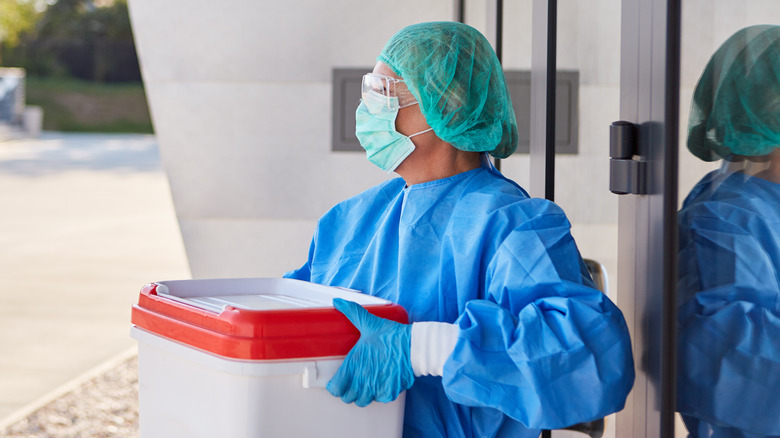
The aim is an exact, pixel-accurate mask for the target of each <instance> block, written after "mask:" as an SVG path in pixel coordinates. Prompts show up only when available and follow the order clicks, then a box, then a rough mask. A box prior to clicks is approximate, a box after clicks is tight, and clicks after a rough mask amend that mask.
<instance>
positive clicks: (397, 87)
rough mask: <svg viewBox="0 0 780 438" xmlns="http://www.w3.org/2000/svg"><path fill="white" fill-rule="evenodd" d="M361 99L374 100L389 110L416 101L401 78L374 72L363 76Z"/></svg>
mask: <svg viewBox="0 0 780 438" xmlns="http://www.w3.org/2000/svg"><path fill="white" fill-rule="evenodd" d="M361 95H362V97H363V100H369V99H370V100H372V101H376V100H377V99H379V100H380V101H381V102H382V106H385V107H386V108H387V109H389V110H396V109H400V108H404V107H407V106H410V105H414V104H416V103H417V100H416V99H415V98H414V96H412V93H411V92H410V91H409V89H408V88H407V87H406V83H405V82H404V81H403V80H402V79H396V78H391V77H389V76H382V75H378V74H374V73H368V74H367V75H365V76H363V90H362V93H361Z"/></svg>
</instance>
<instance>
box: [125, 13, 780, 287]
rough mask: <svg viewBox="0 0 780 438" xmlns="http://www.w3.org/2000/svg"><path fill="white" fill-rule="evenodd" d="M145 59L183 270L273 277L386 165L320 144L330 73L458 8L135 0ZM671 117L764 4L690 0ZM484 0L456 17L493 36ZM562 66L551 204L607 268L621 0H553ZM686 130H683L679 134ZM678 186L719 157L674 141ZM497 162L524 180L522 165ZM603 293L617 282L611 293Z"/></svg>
mask: <svg viewBox="0 0 780 438" xmlns="http://www.w3.org/2000/svg"><path fill="white" fill-rule="evenodd" d="M129 4H130V13H131V19H132V22H133V29H134V32H135V37H136V42H137V45H138V49H139V54H140V61H141V68H142V72H143V76H144V81H145V84H146V87H147V88H146V89H147V94H148V97H149V102H150V106H151V112H152V117H153V120H154V123H155V130H156V133H157V136H158V139H159V142H160V145H161V150H162V158H163V163H164V166H165V168H166V171H167V173H168V176H169V180H170V184H171V190H172V194H173V199H174V203H175V207H176V212H177V215H178V219H179V224H180V227H181V231H182V235H183V238H184V242H185V246H186V250H187V255H188V258H189V263H190V268H191V271H192V275H193V276H194V277H214V276H278V275H281V274H282V273H283V272H285V271H287V270H289V269H293V268H295V267H298V266H299V265H300V264H301V263H303V261H304V260H305V257H306V252H307V250H308V244H309V239H310V237H311V234H312V231H313V229H314V225H315V221H316V218H317V217H319V216H320V215H321V214H322V213H323V212H325V211H326V210H327V209H328V208H329V207H330V206H332V205H333V204H335V203H336V202H338V201H340V200H342V199H344V198H346V197H348V196H351V195H353V194H356V193H358V192H360V191H361V190H363V189H365V188H367V187H370V186H372V185H374V184H376V183H378V182H380V181H382V180H384V179H386V178H387V176H386V175H385V174H384V173H382V172H381V171H379V170H378V169H376V168H375V167H374V166H373V165H371V164H369V163H368V162H367V161H366V160H365V157H364V155H363V154H362V153H354V152H331V150H330V146H331V145H330V139H331V132H330V130H331V94H332V90H331V70H332V68H333V67H363V66H370V65H373V63H374V60H375V57H376V55H377V54H378V52H379V51H380V50H381V48H382V46H383V45H384V43H385V41H386V40H387V39H388V38H389V37H390V36H391V35H392V34H393V33H395V32H396V31H397V30H398V29H400V28H401V27H403V26H405V25H407V24H411V23H414V22H421V21H431V20H451V19H454V18H455V11H454V2H453V1H450V0H399V1H397V2H394V3H393V4H392V6H388V4H387V3H385V2H367V1H365V0H364V1H358V0H334V1H329V2H322V1H318V0H298V1H289V2H278V1H250V0H240V1H236V2H231V3H230V5H224V6H221V5H220V4H219V3H215V2H210V1H209V2H207V1H203V0H199V1H188V0H170V1H166V2H157V1H154V0H130V2H129ZM683 5H684V23H683V35H684V38H683V47H682V49H683V66H682V75H683V78H682V79H683V93H682V96H681V102H682V108H681V113H682V121H681V129H683V130H684V128H685V126H686V125H687V115H688V106H689V102H690V96H691V90H692V88H693V86H694V85H695V82H696V80H697V79H698V75H699V74H700V72H701V70H702V69H703V67H704V64H705V63H706V61H707V59H709V56H710V55H711V54H712V52H713V51H714V50H715V49H716V48H717V47H718V45H719V44H720V43H721V42H722V41H723V40H724V39H725V38H727V37H728V36H729V35H730V34H731V33H733V32H734V31H736V30H737V29H738V28H740V27H743V26H746V25H749V24H756V23H760V22H771V21H773V20H771V18H774V21H775V22H778V16H780V2H777V1H775V0H746V1H741V2H732V1H728V0H721V1H719V2H716V3H713V2H711V1H708V0H687V1H685V2H683ZM531 6H532V0H513V1H511V2H504V7H505V10H504V17H505V23H504V35H503V36H504V40H503V42H504V53H503V60H504V65H505V67H506V68H507V69H523V70H527V69H530V67H531V30H532V29H531V25H532V23H531ZM494 8H495V2H494V1H491V0H470V1H467V2H466V11H465V12H466V22H467V23H468V24H470V25H472V26H474V27H476V28H477V29H479V30H480V31H482V32H483V33H484V34H485V35H486V36H487V37H488V39H489V40H491V41H494V40H495V24H494V22H493V16H494V13H495V9H494ZM558 14H559V17H558V29H559V35H558V66H559V68H560V69H574V70H578V71H579V72H580V80H581V83H580V96H579V103H580V106H579V154H577V155H559V156H558V157H557V159H556V160H557V169H556V187H557V189H556V202H557V203H558V204H560V205H561V206H562V207H563V208H564V209H565V211H566V212H567V214H568V215H569V217H570V219H571V221H572V222H573V224H574V229H573V233H574V236H575V238H576V239H577V241H578V243H579V245H580V248H581V251H582V253H583V255H584V256H585V257H590V258H595V259H597V260H599V261H601V262H602V263H604V264H605V265H606V266H607V269H608V271H609V272H610V276H611V277H612V281H611V283H612V284H616V281H614V280H615V278H616V275H617V272H616V269H617V262H616V258H617V230H616V223H617V198H618V197H617V195H613V194H611V193H610V192H609V191H608V184H609V177H608V175H609V161H608V143H609V137H608V126H609V124H610V123H611V122H612V121H615V120H618V118H619V98H620V92H619V81H620V64H619V63H620V39H619V35H620V0H589V1H587V2H583V1H577V0H559V3H558ZM681 137H682V140H683V141H684V137H685V135H684V131H683V134H682V135H681ZM681 159H682V163H681V169H683V172H682V174H681V185H680V187H681V193H682V195H681V197H682V196H684V194H685V193H687V191H688V190H689V189H690V187H692V186H693V184H695V182H696V181H697V180H698V179H699V178H700V177H701V176H702V175H703V174H704V173H706V172H707V171H708V170H710V169H712V168H713V167H714V165H712V164H707V163H702V162H700V161H698V160H696V159H695V158H693V157H692V156H691V155H690V154H689V153H688V152H687V150H685V149H684V147H683V148H682V150H681ZM502 165H503V171H504V173H505V174H506V175H507V176H509V177H511V178H513V179H515V180H516V181H518V182H519V183H520V184H521V185H524V186H526V187H528V181H529V178H528V174H529V166H530V162H529V159H528V156H527V155H515V156H513V157H510V158H509V159H507V160H504V161H503V163H502ZM611 295H613V296H614V294H611Z"/></svg>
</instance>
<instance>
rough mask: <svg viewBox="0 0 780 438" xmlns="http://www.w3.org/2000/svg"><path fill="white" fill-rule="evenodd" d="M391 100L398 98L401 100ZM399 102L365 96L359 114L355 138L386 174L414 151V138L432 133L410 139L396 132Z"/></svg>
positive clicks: (370, 159) (356, 113) (356, 114)
mask: <svg viewBox="0 0 780 438" xmlns="http://www.w3.org/2000/svg"><path fill="white" fill-rule="evenodd" d="M391 99H396V100H397V99H398V98H397V97H394V98H391ZM399 109H400V108H399V105H398V102H393V101H388V98H387V97H385V96H380V95H378V94H377V95H374V93H364V94H363V100H362V101H361V102H360V105H359V106H358V109H357V111H356V112H355V122H356V125H355V135H357V138H358V140H360V145H361V146H363V149H365V150H366V155H367V156H368V161H370V162H372V163H374V164H375V165H376V166H378V167H379V168H380V169H382V170H384V171H385V172H388V173H390V172H392V171H394V170H395V169H396V168H397V167H398V165H400V164H401V162H402V161H403V160H404V159H406V157H408V156H409V154H411V153H412V151H414V143H412V140H411V138H412V137H414V136H416V135H420V134H423V133H425V132H428V131H430V130H432V129H433V128H428V129H426V130H424V131H420V132H418V133H416V134H412V135H410V136H405V135H403V134H401V133H399V132H398V131H396V130H395V118H396V117H397V116H398V110H399Z"/></svg>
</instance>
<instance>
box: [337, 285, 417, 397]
mask: <svg viewBox="0 0 780 438" xmlns="http://www.w3.org/2000/svg"><path fill="white" fill-rule="evenodd" d="M333 306H334V307H335V308H336V309H337V310H339V311H340V312H341V313H343V314H344V315H345V316H346V317H347V318H348V319H349V320H350V322H352V324H353V325H354V326H355V327H357V329H358V330H359V331H360V339H359V340H358V342H357V344H355V346H354V347H352V350H350V352H349V354H347V357H346V358H345V359H344V363H342V364H341V367H340V368H339V369H338V371H336V374H335V375H334V376H333V378H332V379H330V382H328V386H327V387H326V388H327V390H328V392H330V393H331V394H333V395H334V396H336V397H341V399H342V400H343V401H344V402H346V403H352V402H354V403H355V404H356V405H358V406H360V407H363V406H367V405H368V404H369V403H371V402H372V401H375V400H376V401H379V402H383V403H387V402H391V401H393V400H395V399H396V398H398V395H399V394H400V393H401V392H402V391H404V390H406V389H409V387H411V386H412V383H414V373H413V372H412V363H411V360H410V359H409V351H410V346H411V337H412V334H411V329H412V326H411V325H410V324H400V323H397V322H395V321H390V320H387V319H384V318H380V317H378V316H374V315H372V314H370V313H368V311H367V310H366V309H364V308H362V307H361V306H360V305H358V304H356V303H353V302H351V301H346V300H343V299H341V298H336V299H334V300H333Z"/></svg>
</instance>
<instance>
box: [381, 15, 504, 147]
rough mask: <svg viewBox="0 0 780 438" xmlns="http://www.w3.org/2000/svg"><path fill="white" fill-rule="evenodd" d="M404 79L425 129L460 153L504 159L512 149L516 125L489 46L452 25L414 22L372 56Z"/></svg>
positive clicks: (475, 33) (470, 30)
mask: <svg viewBox="0 0 780 438" xmlns="http://www.w3.org/2000/svg"><path fill="white" fill-rule="evenodd" d="M377 60H378V61H381V62H383V63H385V64H387V66H388V67H390V68H391V69H392V70H393V71H394V72H395V73H396V74H397V75H398V76H400V77H401V78H402V79H404V81H406V84H407V86H408V87H409V90H410V91H411V92H412V94H413V95H414V97H415V98H416V99H417V101H418V102H419V103H420V110H421V111H422V114H423V116H425V120H426V122H428V125H429V126H430V127H431V128H433V131H434V132H435V133H436V135H437V136H438V137H439V138H441V139H442V140H444V141H446V142H448V143H450V144H452V145H453V146H455V147H456V148H458V149H460V150H464V151H475V152H489V153H490V154H491V155H493V156H495V157H497V158H505V157H508V156H509V155H511V154H512V152H514V151H515V149H516V148H517V139H518V137H517V122H516V121H515V112H514V109H513V108H512V101H511V100H510V99H509V92H508V91H507V88H506V83H505V81H504V73H503V71H502V70H501V64H500V63H499V62H498V58H497V57H496V54H495V52H494V51H493V48H492V47H490V43H488V41H487V40H486V39H485V37H484V36H482V34H481V33H479V32H478V31H477V30H476V29H474V28H472V27H469V26H467V25H465V24H461V23H454V22H435V23H421V24H415V25H412V26H409V27H406V28H404V29H402V30H401V31H400V32H398V33H397V34H395V35H394V36H393V37H392V38H390V41H388V42H387V44H386V45H385V48H384V49H383V50H382V53H381V54H380V55H379V57H378V58H377Z"/></svg>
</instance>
